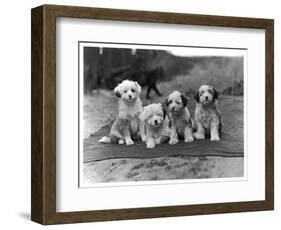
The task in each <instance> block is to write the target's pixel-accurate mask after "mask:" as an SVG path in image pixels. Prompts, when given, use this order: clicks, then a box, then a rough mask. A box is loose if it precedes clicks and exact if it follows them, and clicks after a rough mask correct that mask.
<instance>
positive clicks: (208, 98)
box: [194, 85, 219, 105]
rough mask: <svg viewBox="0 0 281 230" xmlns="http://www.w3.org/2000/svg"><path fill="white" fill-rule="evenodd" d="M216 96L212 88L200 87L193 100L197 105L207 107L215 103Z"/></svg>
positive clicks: (207, 86)
mask: <svg viewBox="0 0 281 230" xmlns="http://www.w3.org/2000/svg"><path fill="white" fill-rule="evenodd" d="M218 96H219V95H218V92H217V91H216V90H215V88H214V87H212V86H209V85H202V86H200V88H199V90H198V91H197V93H196V94H195V96H194V98H195V100H196V101H197V102H198V103H201V104H203V105H207V104H210V103H213V102H215V101H216V100H217V99H218Z"/></svg>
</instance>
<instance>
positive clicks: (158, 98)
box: [84, 47, 244, 138]
mask: <svg viewBox="0 0 281 230" xmlns="http://www.w3.org/2000/svg"><path fill="white" fill-rule="evenodd" d="M195 49H196V48H195ZM210 53H211V52H210ZM243 63H244V60H243V56H208V53H206V55H204V56H198V55H196V56H195V55H194V56H190V55H189V56H185V55H183V54H178V53H176V52H173V51H172V50H171V51H170V50H160V49H159V50H156V49H155V50H154V49H130V48H106V47H84V138H87V137H88V136H89V135H90V134H91V133H94V132H96V131H97V130H98V129H99V128H100V127H101V126H102V125H104V124H106V123H108V122H110V121H112V119H114V118H115V115H116V112H117V101H116V98H115V97H114V94H113V93H112V89H114V87H115V86H116V85H117V84H119V83H120V82H122V81H123V80H125V79H129V80H134V81H138V83H139V84H140V85H141V86H142V93H141V100H142V102H143V105H147V104H149V103H154V102H163V101H164V100H165V98H166V97H167V96H168V95H169V94H170V93H171V92H172V91H174V90H179V91H182V92H184V93H185V94H186V95H187V96H188V97H189V98H190V99H191V100H190V101H191V102H192V103H191V104H190V105H191V108H193V107H192V106H193V104H194V103H193V95H194V94H195V92H196V91H197V89H198V88H199V87H200V85H202V84H210V85H212V86H214V87H215V88H216V89H217V91H219V92H220V94H222V95H226V96H227V95H228V96H232V97H242V96H243V88H244V87H243V86H244V84H243V72H244V68H243ZM191 114H192V111H191Z"/></svg>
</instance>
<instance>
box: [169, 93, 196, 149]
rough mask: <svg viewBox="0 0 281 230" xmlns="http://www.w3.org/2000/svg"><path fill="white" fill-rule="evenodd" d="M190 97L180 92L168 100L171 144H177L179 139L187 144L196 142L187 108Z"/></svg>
mask: <svg viewBox="0 0 281 230" xmlns="http://www.w3.org/2000/svg"><path fill="white" fill-rule="evenodd" d="M188 99H189V98H188V97H186V96H185V95H184V94H182V93H180V92H179V91H174V92H172V93H171V94H170V95H169V96H168V97H167V99H166V105H167V107H168V117H169V120H170V122H171V136H170V141H169V144H171V145H173V144H177V143H178V142H179V137H182V138H184V141H185V142H192V141H193V140H194V138H193V135H192V121H191V118H190V113H189V110H188V108H187V103H188Z"/></svg>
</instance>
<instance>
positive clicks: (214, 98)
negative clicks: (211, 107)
mask: <svg viewBox="0 0 281 230" xmlns="http://www.w3.org/2000/svg"><path fill="white" fill-rule="evenodd" d="M213 90H214V95H213V101H215V100H217V99H218V97H219V93H218V91H217V90H216V89H215V88H214V89H213Z"/></svg>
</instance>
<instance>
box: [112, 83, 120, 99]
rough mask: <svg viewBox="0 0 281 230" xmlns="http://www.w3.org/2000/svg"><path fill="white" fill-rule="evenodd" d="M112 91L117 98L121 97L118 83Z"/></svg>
mask: <svg viewBox="0 0 281 230" xmlns="http://www.w3.org/2000/svg"><path fill="white" fill-rule="evenodd" d="M113 92H114V94H115V96H116V97H118V98H120V97H121V93H120V87H119V85H117V86H116V87H115V88H114V90H113Z"/></svg>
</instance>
